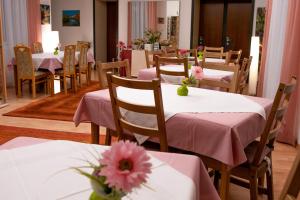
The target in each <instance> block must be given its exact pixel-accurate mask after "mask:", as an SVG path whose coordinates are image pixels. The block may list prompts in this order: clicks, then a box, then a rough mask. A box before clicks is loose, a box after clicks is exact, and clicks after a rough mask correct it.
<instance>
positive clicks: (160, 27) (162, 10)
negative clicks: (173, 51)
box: [156, 1, 168, 40]
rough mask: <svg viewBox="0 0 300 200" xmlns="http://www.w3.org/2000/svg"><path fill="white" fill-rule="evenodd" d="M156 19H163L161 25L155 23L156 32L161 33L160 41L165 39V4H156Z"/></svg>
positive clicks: (163, 2) (160, 2)
mask: <svg viewBox="0 0 300 200" xmlns="http://www.w3.org/2000/svg"><path fill="white" fill-rule="evenodd" d="M156 12H157V17H162V18H164V23H163V24H158V23H157V30H158V31H160V32H161V37H160V38H161V40H166V39H167V21H168V20H167V2H165V1H159V2H157V11H156Z"/></svg>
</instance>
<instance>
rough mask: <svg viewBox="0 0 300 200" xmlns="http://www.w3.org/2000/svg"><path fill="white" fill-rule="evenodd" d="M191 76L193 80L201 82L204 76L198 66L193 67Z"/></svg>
mask: <svg viewBox="0 0 300 200" xmlns="http://www.w3.org/2000/svg"><path fill="white" fill-rule="evenodd" d="M192 74H193V76H194V77H195V79H198V80H201V79H202V78H203V76H204V73H203V70H202V68H201V67H199V66H195V67H193V70H192Z"/></svg>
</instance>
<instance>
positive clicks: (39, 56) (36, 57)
mask: <svg viewBox="0 0 300 200" xmlns="http://www.w3.org/2000/svg"><path fill="white" fill-rule="evenodd" d="M79 54H80V52H79V51H76V52H75V60H76V64H77V63H78V60H79ZM44 59H57V60H58V61H59V62H60V63H63V60H64V51H59V52H58V55H54V53H53V52H45V53H36V54H32V62H33V63H32V64H33V66H35V67H36V68H39V66H40V65H41V64H42V62H43V60H44Z"/></svg>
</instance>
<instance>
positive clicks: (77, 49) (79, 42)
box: [76, 41, 91, 51]
mask: <svg viewBox="0 0 300 200" xmlns="http://www.w3.org/2000/svg"><path fill="white" fill-rule="evenodd" d="M81 45H87V46H88V48H90V47H91V43H90V42H87V41H77V44H76V51H80V46H81Z"/></svg>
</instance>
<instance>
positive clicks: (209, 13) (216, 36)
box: [199, 1, 224, 47]
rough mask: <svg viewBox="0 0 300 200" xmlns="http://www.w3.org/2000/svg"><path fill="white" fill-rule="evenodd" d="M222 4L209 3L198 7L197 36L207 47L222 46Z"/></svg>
mask: <svg viewBox="0 0 300 200" xmlns="http://www.w3.org/2000/svg"><path fill="white" fill-rule="evenodd" d="M223 15H224V3H220V2H213V3H210V2H209V1H207V2H205V3H203V4H201V6H200V25H199V34H200V37H202V38H203V39H204V43H205V44H207V45H208V44H209V45H208V46H215V47H218V46H222V33H223Z"/></svg>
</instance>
